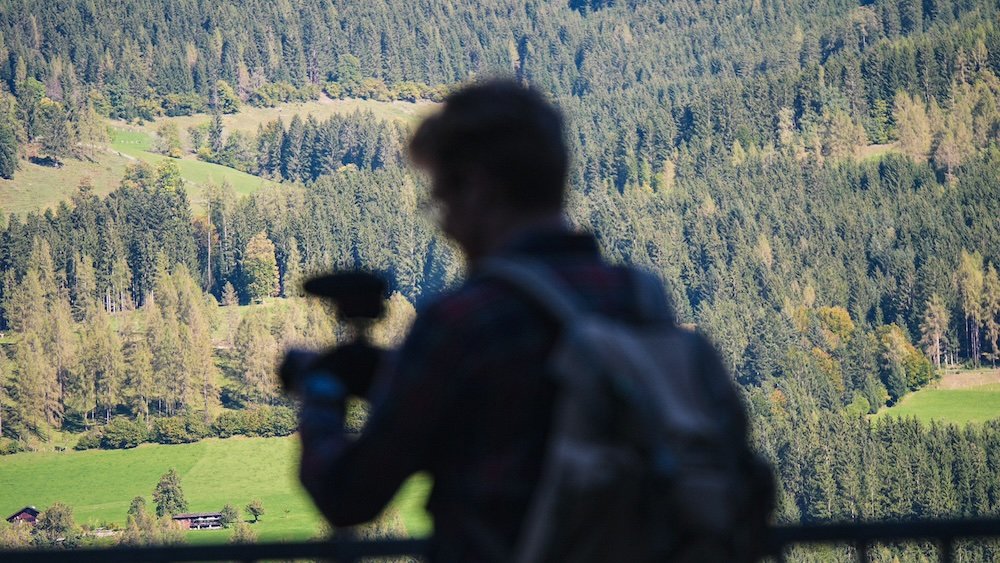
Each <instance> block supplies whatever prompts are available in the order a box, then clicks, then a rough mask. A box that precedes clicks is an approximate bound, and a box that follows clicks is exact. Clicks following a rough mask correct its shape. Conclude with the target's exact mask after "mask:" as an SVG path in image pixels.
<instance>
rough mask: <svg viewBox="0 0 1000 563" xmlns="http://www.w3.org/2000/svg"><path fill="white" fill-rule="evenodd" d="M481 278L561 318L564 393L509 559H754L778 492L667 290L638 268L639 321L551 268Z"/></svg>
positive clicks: (555, 363)
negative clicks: (598, 301) (604, 307)
mask: <svg viewBox="0 0 1000 563" xmlns="http://www.w3.org/2000/svg"><path fill="white" fill-rule="evenodd" d="M482 272H483V273H484V274H485V275H486V276H488V277H492V278H493V279H497V280H499V281H502V282H505V283H506V284H507V285H509V286H511V287H513V288H514V289H516V290H517V291H518V292H519V293H521V294H523V295H524V296H525V297H528V298H529V299H531V300H532V301H534V302H535V303H536V304H537V305H540V306H541V307H542V308H543V309H544V310H545V311H546V312H547V313H548V314H549V316H551V317H553V318H554V319H555V320H557V321H558V323H559V325H560V328H561V331H560V337H559V339H558V341H557V344H556V345H555V349H554V350H553V352H552V354H551V356H550V357H549V363H550V365H549V369H548V371H549V372H550V373H551V375H552V377H554V378H555V380H556V384H557V388H558V391H557V398H556V403H555V408H554V412H553V420H552V424H551V431H550V432H551V434H550V436H549V442H548V446H547V452H546V459H545V461H544V463H543V469H542V475H541V477H540V480H539V483H538V486H537V487H536V489H535V493H534V496H533V498H532V500H531V502H530V504H529V508H528V510H527V513H526V517H525V519H524V521H523V523H522V528H521V532H520V535H519V538H518V540H517V544H516V545H515V547H514V552H513V553H514V555H513V557H512V558H510V560H511V561H515V562H517V563H540V562H544V561H560V562H579V563H585V562H597V561H602V562H604V561H615V562H617V561H628V562H637V563H641V562H647V561H650V562H652V561H657V562H659V561H684V562H687V561H699V562H701V561H713V562H716V561H718V562H723V561H754V560H756V559H757V558H758V557H759V556H761V555H762V554H763V552H764V550H765V548H766V546H765V545H764V542H765V538H766V526H767V519H768V517H769V513H770V511H771V509H772V508H773V498H774V484H773V478H772V474H771V471H770V467H769V465H768V464H766V463H765V462H763V461H762V460H761V459H760V458H758V457H757V456H756V455H755V454H754V453H753V451H752V449H751V448H750V445H749V443H748V442H747V436H746V416H745V414H744V411H743V406H742V403H741V402H740V399H739V397H738V396H737V394H736V391H735V389H734V387H733V383H732V381H731V379H730V377H729V375H728V373H727V371H726V369H725V368H724V366H723V364H722V363H721V361H720V360H719V357H718V354H717V353H716V352H715V350H714V348H713V347H712V346H711V344H710V343H709V342H708V341H707V340H706V339H705V338H703V337H702V336H700V335H698V334H696V333H694V332H691V331H687V330H684V329H681V328H680V327H678V326H676V325H675V323H674V322H673V315H672V313H671V309H670V307H669V305H668V303H667V300H666V297H665V293H664V290H663V287H662V284H661V283H660V282H659V280H658V279H656V278H655V277H653V276H652V275H650V274H647V273H645V272H640V271H638V270H631V271H630V276H631V278H632V279H633V286H634V291H635V296H636V298H637V299H638V303H637V305H638V309H639V310H640V311H641V312H642V319H641V322H640V323H634V324H628V323H625V322H623V321H621V320H618V319H613V318H605V317H602V316H600V315H596V314H593V313H591V312H588V311H586V310H585V309H584V308H582V307H580V306H578V304H577V303H576V300H575V299H574V297H573V291H572V290H571V288H569V287H567V286H566V285H565V284H564V283H563V282H562V280H560V279H559V278H557V277H556V276H555V275H554V274H553V273H552V272H550V271H549V270H548V269H547V267H546V266H545V265H544V264H541V263H533V262H529V261H523V260H517V261H515V260H511V259H491V260H489V261H488V262H487V263H486V264H484V268H483V270H482Z"/></svg>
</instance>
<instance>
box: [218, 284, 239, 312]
mask: <svg viewBox="0 0 1000 563" xmlns="http://www.w3.org/2000/svg"><path fill="white" fill-rule="evenodd" d="M239 304H240V299H239V297H238V296H237V295H236V288H234V287H233V284H232V282H228V281H227V282H226V285H224V286H222V303H221V305H222V306H223V307H233V306H236V305H239Z"/></svg>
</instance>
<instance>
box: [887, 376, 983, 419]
mask: <svg viewBox="0 0 1000 563" xmlns="http://www.w3.org/2000/svg"><path fill="white" fill-rule="evenodd" d="M886 416H898V417H915V418H917V419H918V420H920V421H922V422H930V421H932V420H936V421H938V422H948V423H954V424H960V425H964V424H969V423H982V422H986V421H988V420H994V419H1000V369H998V368H982V369H978V370H948V371H946V372H945V374H944V376H943V377H942V378H941V380H940V381H938V382H936V383H934V384H932V385H931V386H929V387H927V388H926V389H921V390H919V391H916V392H913V393H910V394H908V395H906V396H905V397H903V398H902V399H901V400H900V401H899V403H897V404H896V405H893V406H892V407H890V408H888V409H884V410H882V411H881V412H879V413H878V414H877V415H875V417H874V418H876V419H878V418H882V417H886Z"/></svg>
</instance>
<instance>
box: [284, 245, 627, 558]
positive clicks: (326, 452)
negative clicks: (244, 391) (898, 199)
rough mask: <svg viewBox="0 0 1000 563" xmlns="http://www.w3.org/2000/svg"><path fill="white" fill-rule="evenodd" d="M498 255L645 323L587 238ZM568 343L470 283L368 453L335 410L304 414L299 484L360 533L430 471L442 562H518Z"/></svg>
mask: <svg viewBox="0 0 1000 563" xmlns="http://www.w3.org/2000/svg"><path fill="white" fill-rule="evenodd" d="M500 254H501V255H503V256H505V257H512V258H516V257H519V256H521V257H530V258H532V259H535V260H538V261H541V262H544V263H545V264H547V265H548V266H549V267H550V268H552V269H553V270H554V271H555V272H556V273H557V275H558V276H559V277H560V278H562V279H563V281H564V282H565V283H566V284H568V286H570V287H572V288H573V289H574V290H575V294H576V298H577V300H578V302H579V303H581V304H583V305H585V306H587V307H588V308H589V309H590V310H592V311H595V312H599V313H601V314H604V315H607V316H615V317H619V318H622V319H635V318H637V317H638V313H637V312H636V311H635V306H636V305H635V304H634V302H633V301H634V300H633V298H632V291H631V289H630V288H631V285H630V279H631V278H630V276H629V275H628V273H627V271H626V270H625V269H624V268H620V267H613V266H609V265H607V264H606V263H604V262H603V261H602V260H601V258H600V256H599V253H598V249H597V244H596V241H595V240H594V239H593V237H591V236H590V235H581V234H568V233H566V234H551V233H550V234H546V235H541V234H536V235H534V236H529V237H525V238H523V239H522V240H520V241H519V242H518V243H516V244H513V245H511V246H509V247H508V248H507V249H506V250H505V251H504V252H502V253H500ZM557 334H558V326H557V325H556V323H555V321H554V320H552V319H550V318H548V317H547V316H546V314H545V313H544V312H543V311H542V310H541V309H540V308H539V307H538V306H537V305H534V304H532V303H531V302H530V300H529V299H528V298H527V297H524V296H522V295H521V294H519V293H517V291H516V290H514V289H512V288H509V287H508V286H506V285H505V284H504V283H503V282H501V281H497V280H493V279H488V278H485V277H482V276H477V275H476V272H475V270H473V271H472V273H471V276H470V277H469V279H468V280H467V282H466V283H465V284H463V285H462V286H461V287H459V288H458V289H456V290H455V291H453V292H451V293H449V294H446V295H444V296H443V297H441V298H440V299H438V300H437V301H436V302H435V303H434V304H432V305H431V306H430V307H428V308H427V309H426V310H424V311H423V312H422V313H421V314H420V315H418V317H417V320H416V321H415V322H414V325H413V328H412V330H411V331H410V334H409V336H408V337H407V339H406V341H405V342H404V344H403V346H402V347H401V349H400V350H399V352H398V353H397V354H395V356H394V358H393V360H392V361H391V362H390V367H389V369H387V370H386V372H385V373H384V374H383V377H382V380H381V381H380V382H379V387H380V389H381V390H382V391H381V392H380V393H379V394H378V396H379V397H380V399H377V400H376V401H374V407H373V409H372V413H371V416H370V418H369V421H368V424H367V426H366V427H365V429H364V431H363V432H362V434H361V435H360V437H359V438H358V439H357V440H353V439H352V438H349V437H347V436H345V435H344V434H343V433H342V432H341V431H340V428H341V419H340V414H339V413H338V412H336V410H335V409H330V408H329V406H323V405H315V404H313V405H310V404H308V402H307V404H306V405H305V407H304V413H303V425H302V428H301V436H302V441H303V453H302V455H303V459H302V474H301V476H302V480H303V483H304V484H305V486H306V488H307V489H308V490H309V492H310V494H312V495H313V498H314V499H315V501H316V503H317V505H318V506H319V507H320V509H321V510H322V511H323V513H324V514H325V515H326V516H327V518H329V519H330V521H331V522H332V523H333V524H334V525H339V526H343V525H353V524H356V523H360V522H363V521H366V520H369V519H371V518H374V517H375V516H376V515H377V514H378V513H379V511H381V509H382V508H383V507H384V506H385V505H386V504H387V503H388V502H389V500H390V499H391V498H392V496H393V494H394V493H395V492H396V490H397V489H398V488H399V486H400V484H401V483H402V482H403V481H404V480H405V479H406V478H407V477H408V476H410V475H411V474H413V473H415V472H418V471H426V472H428V473H429V474H430V475H431V476H432V477H433V480H434V485H433V491H432V493H431V496H430V500H429V502H428V510H429V511H430V512H431V514H432V515H433V517H434V526H435V538H434V541H433V548H432V557H433V559H434V560H437V561H476V560H495V559H496V558H497V556H498V555H500V554H505V555H509V551H510V550H511V549H512V548H513V546H514V544H515V542H516V539H517V536H518V533H519V531H520V524H521V520H522V519H523V518H524V516H525V513H526V509H527V507H528V504H529V501H530V499H531V497H532V493H533V491H534V488H535V486H536V483H537V482H538V480H539V478H540V474H541V469H542V461H543V458H544V453H545V446H546V439H547V435H548V428H549V418H550V411H551V410H552V407H553V404H554V398H555V387H554V385H553V383H552V382H551V381H550V378H549V377H547V375H546V370H545V365H546V359H547V357H548V355H549V353H550V351H551V350H552V347H553V345H554V342H555V339H556V337H557Z"/></svg>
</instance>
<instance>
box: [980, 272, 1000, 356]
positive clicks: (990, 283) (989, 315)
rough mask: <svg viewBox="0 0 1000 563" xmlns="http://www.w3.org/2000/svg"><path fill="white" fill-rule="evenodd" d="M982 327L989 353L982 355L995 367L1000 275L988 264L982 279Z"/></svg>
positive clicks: (998, 341) (999, 338)
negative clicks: (984, 329)
mask: <svg viewBox="0 0 1000 563" xmlns="http://www.w3.org/2000/svg"><path fill="white" fill-rule="evenodd" d="M982 311H983V326H984V328H986V341H987V342H988V343H989V344H990V353H989V354H984V356H986V357H987V359H989V360H990V362H992V364H993V365H994V366H996V362H997V360H1000V275H998V274H997V270H996V268H995V267H994V266H993V264H990V265H989V266H988V267H987V268H986V275H985V276H984V278H983V305H982Z"/></svg>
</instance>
